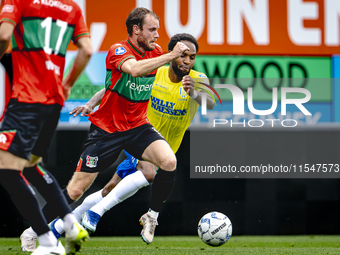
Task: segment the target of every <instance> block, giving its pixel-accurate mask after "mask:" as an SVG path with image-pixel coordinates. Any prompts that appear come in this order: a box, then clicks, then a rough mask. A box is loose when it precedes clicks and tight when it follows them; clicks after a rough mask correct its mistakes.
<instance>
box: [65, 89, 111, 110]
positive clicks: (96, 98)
mask: <svg viewBox="0 0 340 255" xmlns="http://www.w3.org/2000/svg"><path fill="white" fill-rule="evenodd" d="M104 94H105V89H102V90H99V91H98V92H97V93H96V94H94V96H93V97H92V98H91V99H90V100H89V101H88V102H87V103H86V104H85V105H81V106H77V107H76V108H74V109H73V110H72V111H70V113H69V114H70V115H72V114H73V117H76V116H78V115H79V114H80V113H81V115H80V116H81V117H83V116H86V115H88V114H90V113H92V112H93V109H94V108H95V107H96V106H97V105H99V104H100V102H101V101H102V98H103V96H104Z"/></svg>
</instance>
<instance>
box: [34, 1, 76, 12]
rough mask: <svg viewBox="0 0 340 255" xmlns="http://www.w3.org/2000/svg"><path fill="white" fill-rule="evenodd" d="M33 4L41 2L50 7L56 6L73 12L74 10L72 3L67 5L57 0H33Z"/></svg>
mask: <svg viewBox="0 0 340 255" xmlns="http://www.w3.org/2000/svg"><path fill="white" fill-rule="evenodd" d="M33 4H41V5H45V6H48V7H55V8H58V9H60V10H62V11H65V12H71V11H72V10H73V6H72V5H67V4H64V3H62V2H60V1H56V0H33Z"/></svg>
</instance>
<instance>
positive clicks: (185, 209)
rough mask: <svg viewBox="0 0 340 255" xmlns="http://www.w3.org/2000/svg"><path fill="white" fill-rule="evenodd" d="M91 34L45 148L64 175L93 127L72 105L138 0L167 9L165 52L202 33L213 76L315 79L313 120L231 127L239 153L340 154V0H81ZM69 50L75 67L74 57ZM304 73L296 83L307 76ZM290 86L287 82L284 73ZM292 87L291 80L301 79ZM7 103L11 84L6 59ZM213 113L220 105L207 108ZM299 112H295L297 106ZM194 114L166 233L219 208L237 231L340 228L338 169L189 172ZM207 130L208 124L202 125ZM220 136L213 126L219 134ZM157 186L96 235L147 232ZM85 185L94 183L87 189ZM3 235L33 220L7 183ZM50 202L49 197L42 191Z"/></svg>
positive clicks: (93, 87)
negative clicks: (252, 175)
mask: <svg viewBox="0 0 340 255" xmlns="http://www.w3.org/2000/svg"><path fill="white" fill-rule="evenodd" d="M77 2H78V3H79V4H80V6H81V7H82V9H83V11H84V14H85V17H86V22H87V25H88V26H89V28H90V32H91V35H92V40H93V46H94V50H95V54H94V55H93V57H92V59H91V61H90V64H89V65H88V67H87V68H86V70H85V72H84V73H83V75H82V76H81V78H80V79H79V80H78V82H77V84H76V85H75V87H74V89H73V91H72V95H71V98H70V99H69V100H68V101H67V102H66V104H65V107H64V108H63V111H62V115H61V118H60V124H59V128H58V131H57V132H56V134H55V137H54V139H53V142H52V145H51V147H50V149H49V151H48V153H47V156H46V157H45V158H44V161H45V163H46V165H47V167H48V169H49V170H50V171H51V172H52V173H54V174H55V176H56V178H57V179H58V180H59V182H60V184H61V186H63V187H64V186H65V185H66V184H67V182H68V180H69V179H70V177H71V175H72V173H73V171H74V169H75V166H76V164H77V160H78V157H79V154H80V151H81V147H82V143H83V141H84V140H85V138H86V134H87V128H88V126H89V124H88V122H87V120H86V118H83V119H81V118H73V117H69V115H68V112H69V111H70V110H71V109H73V108H74V107H75V106H77V105H79V104H82V103H84V102H86V101H87V100H88V99H89V98H90V97H91V96H92V95H93V94H94V93H95V92H96V91H98V90H100V89H101V88H102V87H103V85H104V77H105V66H104V60H105V57H106V52H107V51H108V49H109V47H110V46H111V45H112V43H114V42H116V41H119V40H124V39H126V35H127V33H126V29H125V19H126V16H127V14H128V12H129V11H130V9H131V8H133V7H135V6H145V7H148V8H150V9H153V10H154V11H155V12H156V13H157V14H158V16H159V17H160V30H159V34H160V38H159V40H158V43H159V44H160V45H161V46H162V48H163V49H164V51H166V49H167V42H168V40H169V38H170V37H171V35H173V34H175V33H178V32H188V33H191V34H193V35H194V36H195V37H196V38H198V41H199V45H200V50H199V56H197V60H196V64H195V69H196V70H198V71H202V72H204V73H206V74H207V76H208V77H209V78H212V84H217V83H224V82H225V81H226V79H234V78H235V77H238V78H248V79H254V78H260V77H266V78H278V77H282V78H287V79H289V78H299V79H301V81H303V82H305V81H306V84H305V88H306V89H310V90H312V91H311V93H312V99H311V100H310V104H309V105H310V106H311V108H313V109H314V110H313V111H312V113H313V116H319V117H318V118H316V119H313V120H312V121H311V120H308V119H302V120H301V122H303V123H306V125H305V126H304V127H303V128H299V129H296V130H294V131H289V132H288V131H286V130H282V129H278V130H272V131H268V130H267V129H264V130H256V131H253V130H251V129H244V130H242V129H236V130H235V129H233V130H226V132H225V134H224V135H226V136H227V137H228V141H229V143H230V144H231V145H237V146H226V145H215V147H211V150H216V151H221V150H222V151H224V152H225V155H226V157H228V158H230V160H231V162H233V161H235V160H236V161H242V163H243V164H244V165H252V164H254V162H260V161H261V160H259V159H263V160H264V161H265V162H267V163H268V162H270V163H272V164H277V163H278V162H280V163H283V164H290V163H292V160H298V161H299V162H301V161H302V162H305V163H309V164H313V163H333V164H335V163H340V162H339V156H338V155H340V147H339V145H338V144H339V142H340V132H339V125H337V124H338V122H339V121H340V115H339V112H338V111H339V110H340V108H339V103H340V93H339V91H340V87H339V85H338V84H337V83H338V81H337V78H340V68H339V65H340V58H339V57H337V54H339V53H340V47H339V44H340V36H339V32H340V29H339V25H340V2H339V1H338V0H308V1H306V0H305V1H303V0H275V1H274V0H162V1H156V0H153V1H152V0H139V1H138V0H125V1H123V2H122V1H111V0H101V1H92V0H78V1H77ZM74 50H75V48H74V46H71V47H70V48H69V52H68V54H67V64H66V70H67V68H68V67H69V66H70V63H71V62H72V59H73V58H74V54H75V53H74ZM303 82H302V83H298V84H295V86H297V87H298V86H302V84H303ZM283 86H289V84H288V82H287V84H284V85H283ZM293 86H294V84H293ZM255 90H256V97H254V101H257V102H263V103H268V101H270V100H271V93H270V92H268V91H266V90H265V89H263V87H261V84H260V83H256V86H254V92H255ZM0 91H1V93H0V103H1V105H0V112H2V110H3V108H4V105H5V102H6V100H7V99H8V84H7V82H6V81H5V74H4V71H3V69H2V68H1V70H0ZM221 97H222V100H223V103H224V104H223V106H220V105H217V107H216V109H214V111H216V112H217V113H216V114H226V113H228V112H231V111H232V110H231V105H232V104H231V101H230V99H231V98H230V95H228V94H223V93H222V94H221ZM209 114H211V112H209ZM291 114H292V115H293V114H294V112H291ZM199 117H200V118H196V119H195V121H194V123H193V125H192V127H191V129H190V131H188V132H187V133H186V135H185V138H184V141H183V143H182V146H181V148H180V150H179V152H178V153H177V157H178V169H177V180H176V184H175V187H174V190H173V192H172V194H171V198H170V199H169V201H168V203H167V204H166V205H165V208H164V211H163V212H162V214H161V216H160V218H159V223H160V225H159V227H157V230H156V234H157V235H181V234H186V235H194V234H196V226H197V222H198V220H199V218H200V217H201V216H202V215H204V214H205V213H206V212H208V211H213V210H216V211H220V212H223V213H225V214H226V215H228V216H229V217H230V219H231V221H232V223H233V230H234V232H233V234H234V235H254V234H255V235H256V234H258V235H276V234H339V229H340V221H339V218H338V216H337V215H338V214H339V212H340V206H339V198H340V181H339V179H336V178H334V179H296V178H291V179H205V178H203V179H191V178H190V172H189V168H190V137H191V135H190V133H195V135H202V136H204V132H203V131H202V126H204V125H205V124H206V123H207V119H204V118H203V117H202V116H199ZM200 132H202V133H200ZM214 135H216V134H214ZM115 167H116V165H114V166H112V167H111V168H110V169H108V170H107V171H106V172H104V173H102V174H100V176H99V177H98V179H97V181H96V182H95V183H94V184H93V185H92V187H91V188H90V190H89V191H88V193H90V192H92V191H96V190H98V189H100V188H101V187H102V186H103V185H104V184H105V183H106V181H107V180H108V179H109V178H110V177H111V176H112V174H113V173H114V171H115ZM150 191H151V189H150V187H148V188H145V189H143V190H141V191H139V192H138V193H137V195H135V196H134V197H132V198H130V199H129V200H127V201H125V202H124V203H122V204H120V205H118V206H117V207H115V208H114V209H112V210H111V211H110V212H109V213H106V214H105V216H104V217H103V218H102V220H101V221H100V223H99V227H98V230H97V232H96V233H95V235H138V234H139V231H140V226H139V225H138V219H139V217H140V215H141V214H142V213H144V212H145V211H146V210H147V208H148V203H149V198H150ZM88 193H87V194H88ZM0 194H1V196H0V201H1V212H0V215H1V217H0V236H19V235H20V233H21V232H22V230H23V229H24V228H25V227H26V226H27V222H24V221H23V220H22V218H21V216H20V215H18V213H17V212H16V210H15V208H14V207H13V205H12V204H11V202H10V200H9V197H8V195H7V194H6V193H5V192H4V190H3V189H2V188H1V187H0ZM42 203H43V201H42Z"/></svg>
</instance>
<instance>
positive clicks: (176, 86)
mask: <svg viewBox="0 0 340 255" xmlns="http://www.w3.org/2000/svg"><path fill="white" fill-rule="evenodd" d="M189 75H190V76H191V78H193V79H194V80H195V83H197V82H196V81H200V82H204V83H208V82H209V81H208V79H207V77H206V75H205V74H203V73H199V72H197V71H194V70H191V71H190V73H189ZM195 87H196V85H195ZM198 106H199V105H198V103H197V102H196V101H195V100H194V99H192V98H191V97H190V96H189V95H188V94H187V93H186V92H185V90H184V89H183V86H182V82H178V83H173V82H171V80H170V78H169V66H163V67H161V68H159V69H158V70H157V74H156V78H155V81H154V83H153V88H152V92H151V98H150V100H149V105H148V112H147V114H148V119H149V121H150V123H151V124H152V125H153V126H154V127H155V128H156V129H157V130H158V131H159V132H160V133H161V134H162V135H163V136H164V138H165V139H166V140H167V142H168V143H169V144H170V147H171V149H172V150H173V152H174V153H176V152H177V150H178V148H179V146H180V145H181V142H182V139H183V136H184V133H185V131H186V130H187V128H188V127H189V126H190V123H191V121H192V119H193V118H194V116H195V114H196V112H197V109H198Z"/></svg>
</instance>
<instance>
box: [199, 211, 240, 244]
mask: <svg viewBox="0 0 340 255" xmlns="http://www.w3.org/2000/svg"><path fill="white" fill-rule="evenodd" d="M232 231H233V226H232V224H231V221H230V220H229V218H228V217H227V216H225V215H224V214H223V213H220V212H210V213H207V214H206V215H204V216H203V217H202V218H201V219H200V221H199V222H198V227H197V233H198V236H199V237H200V238H201V240H202V241H203V242H204V243H206V244H208V245H211V246H220V245H222V244H224V243H226V242H227V241H228V240H229V238H230V237H231V234H232Z"/></svg>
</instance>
